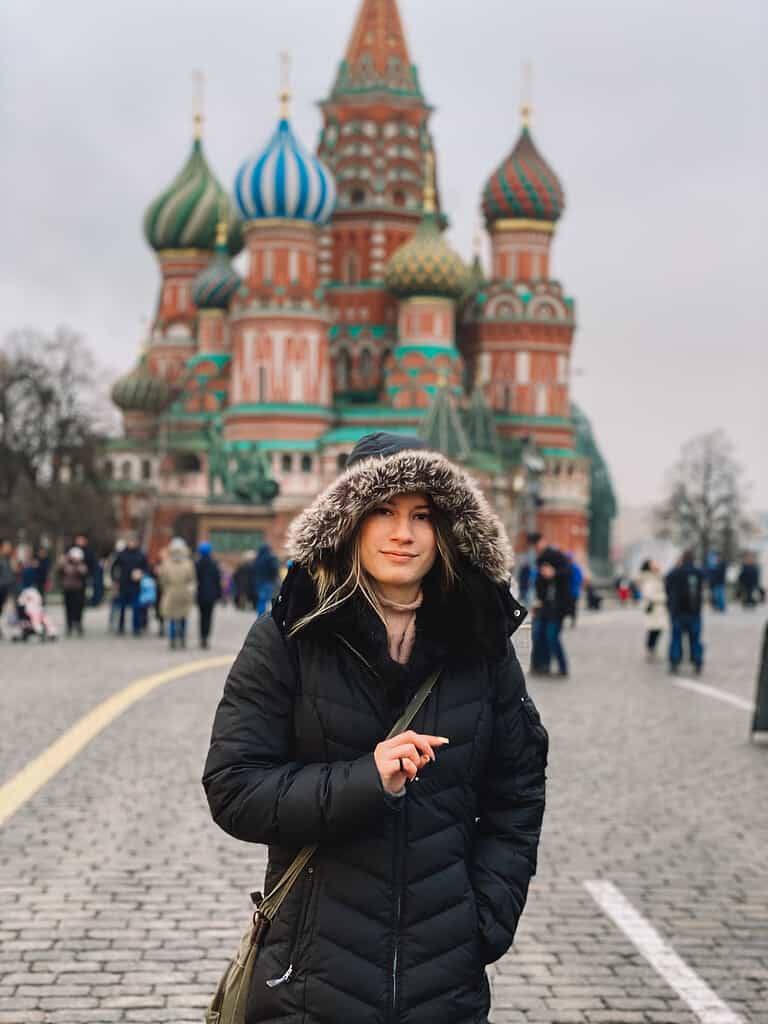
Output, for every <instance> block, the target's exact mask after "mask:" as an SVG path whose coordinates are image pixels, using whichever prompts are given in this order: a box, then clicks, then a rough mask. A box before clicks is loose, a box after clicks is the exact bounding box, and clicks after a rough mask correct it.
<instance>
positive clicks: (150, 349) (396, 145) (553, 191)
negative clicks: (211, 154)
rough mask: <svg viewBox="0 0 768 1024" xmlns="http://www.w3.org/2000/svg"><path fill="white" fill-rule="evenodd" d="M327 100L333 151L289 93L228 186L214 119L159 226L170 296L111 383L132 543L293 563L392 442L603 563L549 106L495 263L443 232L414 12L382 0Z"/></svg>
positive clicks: (371, 10) (504, 179)
mask: <svg viewBox="0 0 768 1024" xmlns="http://www.w3.org/2000/svg"><path fill="white" fill-rule="evenodd" d="M320 107H321V111H322V118H323V125H322V129H321V132H320V139H319V142H318V145H317V150H316V153H313V152H312V151H311V150H310V149H309V148H307V147H306V146H305V145H304V144H303V143H302V141H301V140H300V139H299V138H297V136H296V134H295V133H294V131H293V129H292V127H291V123H290V117H289V95H288V93H287V91H285V92H284V93H283V95H282V96H281V110H280V114H279V120H278V123H277V126H276V128H275V131H274V134H273V135H272V137H271V138H270V139H269V141H268V142H267V144H266V146H264V147H263V148H262V149H259V150H257V151H256V152H254V153H252V154H251V155H249V156H247V157H246V158H245V160H244V161H243V163H242V165H241V166H240V168H239V170H238V171H237V174H236V176H235V180H234V182H233V186H232V190H231V192H229V191H228V190H227V189H225V188H224V187H223V186H222V185H221V184H220V182H219V181H218V180H217V178H216V177H215V175H214V173H213V171H212V170H211V167H210V164H209V162H208V159H207V156H206V154H205V151H204V147H203V142H202V138H201V134H202V132H201V118H200V117H198V118H197V119H196V126H195V137H194V140H193V143H192V151H191V153H190V154H189V156H188V158H187V160H186V163H185V164H184V166H183V167H182V168H181V170H180V171H179V173H178V175H177V177H176V178H175V180H174V181H173V182H172V184H171V185H170V186H169V187H168V188H167V189H166V190H165V191H164V192H162V193H161V194H160V195H159V196H158V197H157V198H156V199H155V200H154V201H153V202H152V203H151V204H150V206H149V208H148V209H147V212H146V215H145V218H144V233H145V236H146V239H147V242H148V243H149V245H150V247H151V248H152V249H153V250H154V252H155V253H156V255H157V262H158V266H159V270H160V288H159V296H158V299H157V305H156V308H155V312H154V317H153V319H152V323H151V328H150V330H149V336H148V338H147V340H146V343H145V345H144V347H143V350H142V353H141V356H140V358H139V361H138V364H137V366H136V367H135V368H134V369H133V370H132V371H131V372H130V373H129V374H128V375H127V376H125V377H122V378H120V379H119V380H118V381H117V382H116V383H115V385H114V387H113V390H112V397H113V400H114V402H115V404H116V405H117V406H118V407H119V408H120V410H121V412H122V415H123V423H124V437H122V438H119V439H115V440H114V441H113V442H112V443H111V445H110V449H109V452H108V458H107V460H106V473H107V475H108V477H109V480H110V487H111V489H112V491H113V493H114V497H115V502H116V507H117V513H118V523H119V526H120V528H121V530H123V531H129V530H130V531H137V532H138V533H139V534H140V535H141V536H142V538H143V540H144V542H145V543H146V544H148V546H149V547H150V549H151V550H152V551H153V552H156V551H157V549H158V548H160V547H162V546H164V545H165V544H167V542H168V541H169V540H170V538H171V536H173V535H175V534H181V535H182V536H184V537H186V539H187V540H188V541H189V542H190V543H195V542H198V541H200V540H204V539H208V540H211V541H212V543H213V545H214V547H215V549H216V550H217V553H218V555H219V556H220V557H222V558H223V559H224V560H227V559H228V558H230V559H231V560H234V559H236V558H237V557H238V556H239V555H240V554H242V552H244V551H245V550H247V549H251V548H254V547H256V546H258V544H259V543H260V542H261V541H263V540H266V541H267V542H269V543H271V544H272V545H273V546H274V547H275V548H276V549H277V550H278V551H280V550H282V543H283V538H284V534H285V529H286V527H287V524H288V523H289V522H290V520H291V519H292V518H293V517H294V516H295V515H296V514H297V512H298V511H299V510H300V509H301V508H303V507H304V506H305V505H306V504H307V503H308V502H309V501H310V500H311V499H312V498H313V497H314V496H315V495H316V494H318V493H319V492H320V491H321V490H322V489H323V488H324V487H325V486H326V485H327V484H328V483H330V482H331V480H332V479H333V478H334V477H335V476H336V475H337V474H338V472H339V470H340V469H341V468H343V466H344V464H345V461H346V458H347V456H348V454H349V452H350V450H351V449H352V447H353V446H354V444H355V443H356V441H357V440H358V439H359V438H360V437H362V436H363V435H364V434H366V433H369V432H371V431H373V430H379V429H381V430H387V431H391V432H402V433H408V434H411V433H418V434H420V435H421V436H422V437H424V438H425V439H426V440H427V441H428V442H429V443H430V444H431V445H432V446H433V447H434V448H436V449H439V450H441V451H443V452H444V453H445V454H447V455H448V456H449V457H451V458H452V459H454V460H456V461H457V462H459V463H461V464H462V465H464V466H465V467H466V468H467V470H468V471H469V472H470V473H471V474H472V475H473V476H474V477H475V479H476V480H477V481H478V482H479V483H480V485H481V487H482V488H483V490H484V491H485V492H486V494H487V496H488V497H489V499H490V500H491V502H492V503H493V505H494V506H495V508H496V510H497V512H498V513H499V514H500V516H501V517H502V519H503V520H504V521H505V524H506V526H507V529H508V530H509V533H510V536H512V537H515V538H516V547H517V548H518V550H522V549H524V547H525V532H526V529H528V528H530V527H531V526H533V525H536V527H537V528H538V529H539V530H541V531H542V532H543V533H545V535H546V536H547V537H548V539H549V540H550V541H551V542H553V543H555V544H557V545H558V546H560V547H561V548H563V549H564V550H568V551H572V552H573V553H574V555H575V557H576V558H577V559H579V560H580V561H582V562H585V561H586V560H587V559H588V558H589V557H590V556H591V559H592V563H593V565H595V563H596V562H600V561H601V560H604V559H605V558H606V557H607V555H608V550H607V548H608V547H609V545H610V539H609V536H610V518H611V515H612V513H613V511H614V509H612V508H611V502H612V501H613V498H612V492H611V487H610V478H609V476H608V473H607V470H606V467H605V464H604V462H603V460H602V458H601V456H600V453H599V451H598V449H597V447H596V445H595V443H594V439H593V437H592V434H591V430H590V428H589V424H588V421H587V420H586V419H585V418H584V417H583V415H582V414H581V413H580V412H579V410H577V409H576V408H575V407H573V406H572V405H571V400H570V395H569V382H570V376H571V373H570V366H571V347H572V343H573V335H574V329H575V326H576V319H575V309H574V302H573V299H572V298H570V297H569V296H568V295H567V294H565V292H564V290H563V287H562V285H561V284H560V282H559V281H557V280H556V279H554V278H553V276H552V273H551V267H550V259H551V246H552V241H553V238H554V235H555V228H556V225H557V222H558V220H559V219H560V217H561V215H562V214H563V211H564V206H565V202H564V196H563V189H562V187H561V184H560V181H559V180H558V177H557V175H556V174H555V172H554V170H553V169H552V168H551V167H550V166H549V164H548V163H547V162H546V160H545V159H544V157H543V156H542V155H541V153H540V152H539V150H538V148H537V146H536V144H535V143H534V140H533V136H532V133H531V128H530V124H529V111H528V110H527V108H525V107H524V108H523V117H522V126H521V130H520V135H519V138H518V139H517V141H516V142H515V144H514V145H513V147H512V149H511V151H510V152H509V154H508V155H507V156H506V157H505V158H504V159H503V160H502V161H501V163H500V164H499V166H498V167H496V168H495V169H494V170H493V171H492V173H491V174H490V176H489V177H488V180H487V184H486V185H485V188H484V189H483V192H482V211H483V216H484V221H485V226H486V229H487V231H488V234H489V237H490V248H491V263H490V266H489V267H487V268H486V267H484V266H483V264H482V261H481V259H480V256H479V254H478V253H476V254H475V256H474V259H473V260H472V261H471V262H470V263H467V262H465V260H464V259H463V258H462V257H461V256H460V255H459V254H458V253H456V252H455V251H454V250H453V249H452V248H451V247H450V246H449V245H448V244H447V242H446V240H445V239H444V237H443V231H444V229H445V227H446V224H447V218H446V215H445V213H444V212H443V209H442V206H441V202H440V195H439V190H438V187H437V174H436V163H437V161H436V153H435V143H434V139H433V137H432V134H431V132H430V127H429V120H430V114H431V107H430V105H429V104H428V103H427V101H426V100H425V97H424V93H423V91H422V87H421V82H420V80H419V75H418V71H417V69H416V66H415V65H414V64H413V63H412V61H411V57H410V54H409V51H408V47H407V43H406V38H405V33H404V31H403V26H402V22H401V18H400V14H399V11H398V6H397V2H396V0H362V2H361V5H360V9H359V11H358V15H357V19H356V22H355V25H354V27H353V30H352V35H351V38H350V41H349V45H348V47H347V51H346V53H345V55H344V57H343V59H342V61H341V63H340V65H339V68H338V72H337V75H336V79H335V82H334V84H333V87H332V89H331V91H330V95H329V96H328V98H327V99H325V100H324V101H323V102H322V103H321V105H320ZM500 148H503V147H500ZM242 250H245V256H244V260H243V261H240V262H242V263H243V266H244V272H243V274H242V276H241V275H240V274H239V273H238V272H237V271H236V270H235V268H234V267H233V264H232V259H233V258H234V257H236V256H237V255H238V254H239V253H240V252H241V251H242ZM606 525H607V528H606Z"/></svg>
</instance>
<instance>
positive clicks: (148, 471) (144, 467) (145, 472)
mask: <svg viewBox="0 0 768 1024" xmlns="http://www.w3.org/2000/svg"><path fill="white" fill-rule="evenodd" d="M151 478H152V463H151V462H150V461H149V459H142V460H141V479H142V480H150V479H151Z"/></svg>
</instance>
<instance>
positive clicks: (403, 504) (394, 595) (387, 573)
mask: <svg viewBox="0 0 768 1024" xmlns="http://www.w3.org/2000/svg"><path fill="white" fill-rule="evenodd" d="M436 557H437V540H436V538H435V529H434V526H433V525H432V510H431V507H430V505H429V501H428V499H427V496H426V494H397V495H395V497H393V498H390V499H389V500H388V501H385V502H382V503H381V504H380V505H377V506H376V508H374V509H372V510H371V511H370V512H369V513H368V515H366V517H365V518H364V519H363V522H362V524H361V526H360V561H361V563H362V566H363V569H365V571H366V572H367V573H368V575H369V576H371V577H372V578H373V580H374V582H375V583H376V586H377V589H378V590H379V592H380V593H381V594H382V595H383V596H384V597H388V598H391V599H392V600H393V601H398V602H401V603H409V602H410V601H413V600H415V598H416V596H417V595H418V592H419V589H420V586H421V581H422V580H423V579H424V577H425V576H426V575H427V573H428V572H429V570H430V569H431V568H432V566H433V565H434V564H435V558H436Z"/></svg>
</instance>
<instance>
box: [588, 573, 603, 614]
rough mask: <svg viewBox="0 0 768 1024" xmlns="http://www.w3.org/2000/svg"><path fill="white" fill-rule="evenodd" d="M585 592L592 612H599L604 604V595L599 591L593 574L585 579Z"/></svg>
mask: <svg viewBox="0 0 768 1024" xmlns="http://www.w3.org/2000/svg"><path fill="white" fill-rule="evenodd" d="M584 593H585V594H586V597H587V608H588V609H589V611H591V612H599V611H600V608H601V606H602V604H603V595H602V594H601V593H600V592H599V591H598V589H597V587H596V586H595V584H594V583H593V581H592V578H591V576H587V577H586V578H585V580H584Z"/></svg>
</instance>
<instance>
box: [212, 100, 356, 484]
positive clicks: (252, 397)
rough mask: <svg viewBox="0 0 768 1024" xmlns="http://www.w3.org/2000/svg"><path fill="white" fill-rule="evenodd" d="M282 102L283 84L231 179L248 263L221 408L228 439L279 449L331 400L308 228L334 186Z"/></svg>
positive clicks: (314, 232) (322, 425) (314, 431)
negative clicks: (262, 138)
mask: <svg viewBox="0 0 768 1024" xmlns="http://www.w3.org/2000/svg"><path fill="white" fill-rule="evenodd" d="M288 100H289V94H288V92H287V89H285V88H284V90H283V92H282V94H281V104H282V108H281V113H280V119H279V122H278V125H277V128H276V130H275V133H274V134H273V136H272V138H271V139H270V140H269V143H268V144H267V146H266V147H265V148H264V149H263V150H261V151H260V152H258V153H257V154H256V155H255V156H254V157H252V158H250V159H248V160H246V161H245V163H244V164H243V165H242V166H241V168H240V170H239V171H238V173H237V177H236V180H235V190H234V191H235V201H236V203H237V206H238V209H239V212H240V214H241V215H242V217H243V218H244V229H243V230H244V235H245V242H246V248H247V254H248V265H247V270H246V274H245V280H244V283H243V287H242V288H241V289H240V291H239V292H238V293H237V294H236V295H235V298H234V299H233V301H232V305H231V314H230V320H231V328H232V369H231V380H230V399H229V400H230V405H229V408H228V409H227V411H226V413H225V433H226V437H227V439H228V440H229V441H243V442H265V441H269V442H270V448H271V449H272V450H275V451H278V452H280V451H281V450H285V451H290V450H291V448H292V447H296V444H299V445H301V444H302V443H311V442H314V441H315V440H316V439H317V438H318V437H319V436H320V435H321V434H322V433H323V432H324V431H326V430H327V429H328V426H329V423H330V420H331V398H332V395H331V370H330V357H329V349H328V327H329V316H328V310H327V308H326V306H325V304H324V300H323V297H322V292H321V291H320V290H319V288H318V253H317V241H318V238H317V236H318V230H319V228H320V226H321V225H323V224H325V223H326V222H327V220H328V218H329V216H330V214H331V211H332V210H333V206H334V202H335V198H336V191H335V185H334V181H333V176H332V175H331V174H330V172H329V171H328V169H327V168H326V167H325V165H324V164H323V163H322V162H321V161H320V160H319V159H318V158H317V157H315V156H313V155H312V154H311V153H310V152H309V151H308V150H306V149H305V148H304V147H303V146H302V144H301V143H300V142H299V140H298V138H297V137H296V136H295V135H294V133H293V130H292V128H291V125H290V122H289V119H288ZM310 448H311V444H310ZM289 489H290V488H289Z"/></svg>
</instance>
